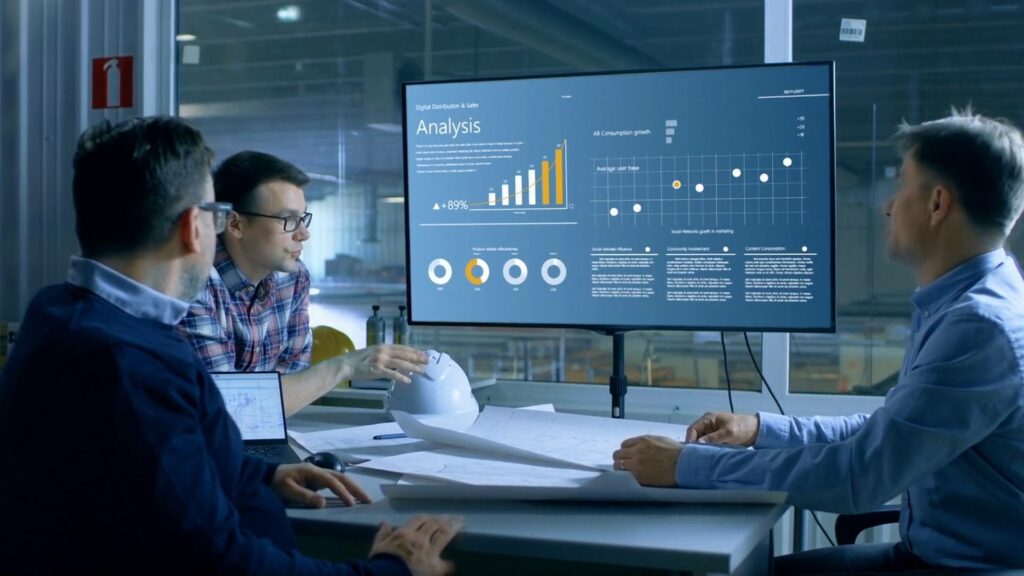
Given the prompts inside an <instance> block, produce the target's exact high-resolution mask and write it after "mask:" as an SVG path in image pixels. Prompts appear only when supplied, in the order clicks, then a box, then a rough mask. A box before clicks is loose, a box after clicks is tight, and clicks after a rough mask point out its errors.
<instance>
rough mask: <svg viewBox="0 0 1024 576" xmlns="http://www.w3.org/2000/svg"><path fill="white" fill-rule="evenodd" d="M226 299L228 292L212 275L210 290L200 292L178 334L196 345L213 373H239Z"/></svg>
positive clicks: (209, 283)
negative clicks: (220, 286)
mask: <svg viewBox="0 0 1024 576" xmlns="http://www.w3.org/2000/svg"><path fill="white" fill-rule="evenodd" d="M214 273H215V272H214ZM226 298H227V292H226V291H225V290H221V289H218V286H217V285H216V279H215V278H214V277H213V276H211V278H210V280H209V281H208V282H207V283H206V288H204V289H203V291H202V292H200V293H199V296H197V297H196V299H195V300H194V301H193V302H192V304H191V305H190V306H189V308H188V313H187V314H186V315H185V318H184V319H182V321H181V323H180V324H178V331H179V332H180V333H181V335H182V336H183V337H184V338H185V340H187V341H188V342H189V343H190V344H191V345H192V348H193V349H194V350H195V351H196V354H197V355H198V356H199V359H200V360H202V361H203V364H204V365H205V366H206V369H207V370H209V371H210V372H231V371H234V370H235V350H234V343H233V341H232V336H231V334H229V333H228V328H227V327H228V321H227V313H226V310H227V302H226V301H225V300H226Z"/></svg>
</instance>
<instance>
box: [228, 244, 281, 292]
mask: <svg viewBox="0 0 1024 576" xmlns="http://www.w3.org/2000/svg"><path fill="white" fill-rule="evenodd" d="M213 267H214V268H215V269H216V270H217V273H218V274H220V278H221V280H222V281H223V282H224V287H225V288H227V289H228V291H229V292H231V293H232V294H238V293H248V294H255V293H256V291H257V285H256V284H253V283H252V281H251V280H249V279H248V278H246V277H245V275H244V274H242V271H241V270H239V269H238V267H237V266H235V261H234V260H232V259H231V255H230V254H228V250H227V248H225V247H224V243H223V242H221V240H220V238H217V254H216V256H214V258H213ZM262 284H263V289H262V291H261V293H269V292H271V291H272V290H273V288H274V274H268V275H267V277H266V278H264V279H263V281H262Z"/></svg>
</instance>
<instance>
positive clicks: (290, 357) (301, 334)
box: [277, 260, 313, 374]
mask: <svg viewBox="0 0 1024 576" xmlns="http://www.w3.org/2000/svg"><path fill="white" fill-rule="evenodd" d="M295 276H296V277H295V291H294V292H293V295H292V302H291V313H290V314H288V329H287V332H286V334H285V345H284V348H282V350H281V354H280V355H279V356H278V357H277V370H278V372H283V373H285V374H291V373H294V372H300V371H302V370H305V369H306V368H309V365H310V357H311V356H312V354H313V331H312V330H310V328H309V287H310V278H309V270H308V269H307V268H306V266H305V264H303V263H302V261H301V260H300V261H299V269H298V271H297V272H296V275H295Z"/></svg>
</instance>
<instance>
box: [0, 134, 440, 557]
mask: <svg viewBox="0 0 1024 576" xmlns="http://www.w3.org/2000/svg"><path fill="white" fill-rule="evenodd" d="M210 158H211V153H210V151H209V149H208V148H207V147H206V145H205V144H204V143H203V139H202V136H201V135H200V134H199V132H198V131H196V130H195V129H193V128H191V127H189V126H188V125H186V124H185V123H183V122H181V121H180V120H176V119H173V118H167V117H160V118H147V119H135V120H130V121H128V122H125V123H122V124H119V125H117V126H111V125H110V124H108V123H103V124H101V125H99V126H97V127H94V128H93V129H90V130H88V131H86V133H85V134H83V136H82V138H81V139H80V140H79V143H78V150H77V152H76V154H75V166H74V171H75V172H74V182H73V193H74V202H75V213H76V222H75V224H76V229H77V233H78V239H79V243H80V244H81V248H82V254H83V257H81V258H72V261H71V266H70V270H69V272H68V281H67V282H66V283H64V284H61V285H57V286H51V287H48V288H45V289H43V290H41V291H40V292H39V293H38V294H37V295H36V296H35V298H34V299H33V300H32V302H31V304H30V305H29V308H28V310H27V312H26V313H25V316H24V319H23V321H22V328H23V330H22V332H20V333H19V340H18V346H17V347H15V348H14V350H13V354H12V356H11V358H10V360H9V362H8V364H7V366H6V370H5V371H4V372H3V373H2V374H0V437H3V438H17V441H16V442H13V443H11V444H10V445H9V446H8V448H7V450H6V454H5V461H6V462H8V464H10V465H11V466H9V467H8V470H7V471H6V472H5V473H4V474H2V475H0V511H2V512H0V534H3V537H2V538H0V572H3V573H19V574H20V573H34V572H47V573H49V572H72V571H73V572H83V573H87V572H99V573H110V572H115V573H116V572H135V573H150V572H174V573H180V574H191V573H208V572H216V573H224V574H360V575H370V574H374V575H377V574H379V575H391V574H395V575H399V574H401V575H407V574H415V575H417V576H420V575H423V576H434V575H441V574H446V573H448V572H450V571H451V569H452V567H451V564H450V563H448V562H445V561H443V560H441V558H440V552H441V551H442V550H443V549H444V547H445V546H446V545H447V544H448V542H450V541H451V539H452V538H453V537H454V535H455V534H456V533H457V532H458V529H459V521H458V520H452V519H437V518H414V519H412V520H410V521H409V522H408V523H407V524H406V525H405V526H402V527H401V528H397V529H392V528H391V527H389V526H387V525H383V526H382V528H381V530H380V532H379V533H378V535H377V538H376V539H375V540H374V544H373V548H372V550H371V551H370V560H369V561H368V562H361V561H351V562H347V563H343V564H331V563H328V562H324V561H319V560H314V559H311V558H308V557H305V556H303V555H301V554H300V553H299V552H297V551H296V550H295V543H294V537H293V535H292V532H291V529H290V525H289V521H288V519H287V517H286V516H285V513H284V506H283V503H282V499H284V500H289V501H293V502H299V503H304V504H307V505H312V506H323V505H324V499H323V497H322V496H319V495H318V494H316V493H315V492H314V491H312V490H310V489H309V488H307V486H312V487H328V488H331V489H332V490H333V491H334V492H335V493H337V494H338V496H339V497H341V498H343V499H345V500H346V501H348V502H352V500H353V496H354V497H355V498H357V499H360V500H363V501H368V500H369V498H368V497H367V496H366V494H365V493H363V492H362V490H361V489H360V488H359V487H358V485H356V484H355V483H354V482H352V481H351V480H349V479H347V478H346V477H345V476H344V475H343V474H336V473H333V472H329V471H327V470H322V469H319V468H315V467H313V466H311V465H309V464H296V465H282V466H272V465H269V464H267V463H265V462H263V461H262V460H260V459H257V458H253V457H251V456H247V455H245V454H243V452H242V441H241V438H240V436H239V432H238V429H237V427H236V426H235V425H234V423H233V422H232V420H231V418H230V416H229V415H228V414H227V412H226V411H225V409H224V402H223V399H222V398H221V396H220V394H219V393H218V391H217V389H216V387H215V386H214V383H213V381H212V380H211V379H210V376H209V374H208V373H207V371H206V369H205V368H204V367H203V364H202V363H201V362H200V361H199V359H198V358H197V357H196V355H195V353H194V352H193V350H192V348H191V347H190V346H189V345H188V344H187V343H185V342H184V341H183V340H182V339H181V338H180V336H178V333H177V332H176V329H175V326H176V324H177V323H178V322H179V321H180V320H181V318H182V317H183V316H184V315H185V312H186V310H187V309H188V304H187V302H188V301H190V300H192V298H193V297H194V296H195V294H196V293H197V292H198V290H199V289H200V288H201V287H202V286H203V285H204V283H205V282H206V278H207V274H208V273H209V270H210V266H211V263H212V260H213V255H214V250H215V239H216V234H217V233H218V232H219V231H222V230H223V228H224V221H225V217H226V215H227V213H228V212H229V211H230V209H231V206H230V205H227V204H217V203H215V202H213V189H212V185H211V181H210V173H209V166H210ZM29 463H31V466H28V464H29ZM21 465H24V466H25V467H24V468H22V471H21V472H16V468H15V467H14V466H21Z"/></svg>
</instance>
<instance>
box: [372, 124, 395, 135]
mask: <svg viewBox="0 0 1024 576" xmlns="http://www.w3.org/2000/svg"><path fill="white" fill-rule="evenodd" d="M367 126H369V127H370V128H373V129H374V130H380V131H381V132H387V133H388V134H401V133H402V127H401V126H399V125H398V124H395V123H394V122H374V123H372V124H367Z"/></svg>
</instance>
